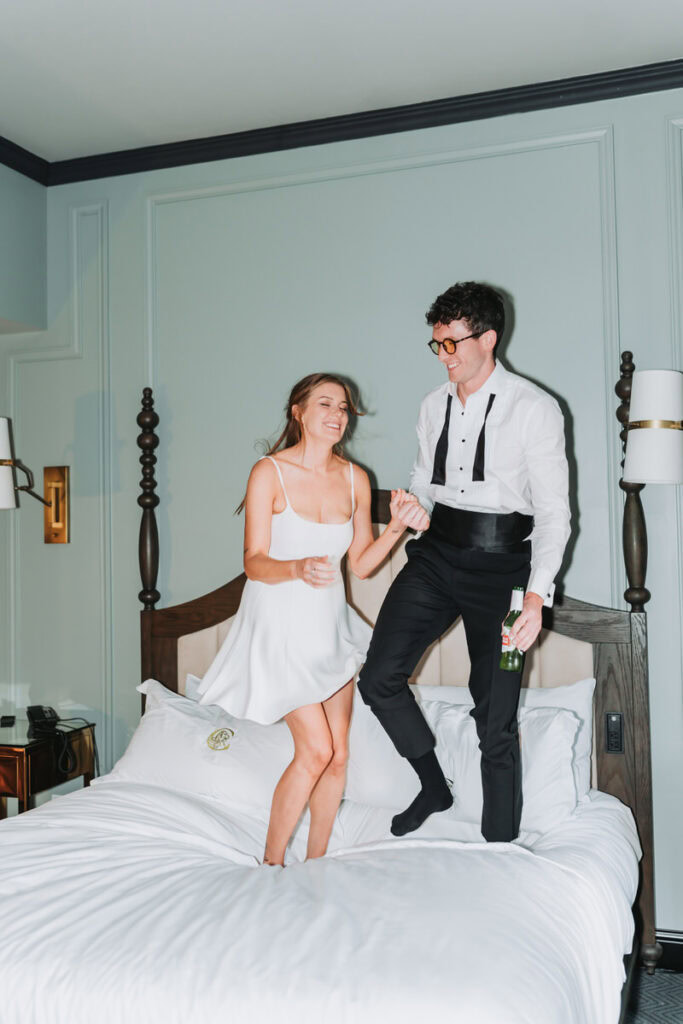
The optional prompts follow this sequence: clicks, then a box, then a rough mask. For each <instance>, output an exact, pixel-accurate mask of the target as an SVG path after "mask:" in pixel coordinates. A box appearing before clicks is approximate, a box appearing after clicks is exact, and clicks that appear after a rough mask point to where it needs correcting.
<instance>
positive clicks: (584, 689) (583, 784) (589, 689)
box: [411, 678, 595, 800]
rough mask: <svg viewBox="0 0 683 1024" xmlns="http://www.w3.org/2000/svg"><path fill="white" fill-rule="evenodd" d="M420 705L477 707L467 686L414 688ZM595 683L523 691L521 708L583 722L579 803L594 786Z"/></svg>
mask: <svg viewBox="0 0 683 1024" xmlns="http://www.w3.org/2000/svg"><path fill="white" fill-rule="evenodd" d="M411 689H412V690H413V692H414V693H415V696H416V697H417V699H418V702H419V703H422V702H423V701H430V700H437V701H442V702H443V703H447V704H469V705H470V706H472V705H473V701H472V695H471V694H470V691H469V688H468V687H467V686H422V685H418V686H413V687H411ZM594 690H595V679H592V678H589V679H580V680H579V681H578V682H576V683H570V684H568V685H567V686H545V687H537V686H534V687H526V686H523V687H522V691H521V696H520V699H519V706H520V709H521V708H565V709H566V710H567V711H573V712H574V714H575V715H576V716H577V717H578V719H579V722H580V724H579V728H578V730H577V733H576V739H575V741H574V762H573V766H572V767H573V772H574V782H575V785H576V793H577V796H578V798H579V800H581V799H583V798H584V797H586V796H587V795H588V791H589V789H590V785H591V754H592V750H593V692H594Z"/></svg>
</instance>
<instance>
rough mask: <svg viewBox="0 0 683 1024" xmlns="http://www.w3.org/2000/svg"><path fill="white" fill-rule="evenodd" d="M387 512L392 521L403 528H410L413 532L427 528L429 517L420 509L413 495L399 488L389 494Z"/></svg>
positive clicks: (420, 506)
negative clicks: (389, 513) (389, 499)
mask: <svg viewBox="0 0 683 1024" xmlns="http://www.w3.org/2000/svg"><path fill="white" fill-rule="evenodd" d="M389 511H390V512H391V518H392V521H394V522H396V521H398V522H399V523H401V524H402V525H403V526H404V527H405V526H410V527H411V528H412V529H413V530H427V529H428V528H429V516H428V515H427V513H426V512H425V510H424V509H423V508H422V505H421V504H420V502H419V501H418V500H417V498H416V497H415V495H414V494H410V492H409V491H404V490H403V489H402V488H399V489H398V490H397V491H392V492H391V501H390V502H389Z"/></svg>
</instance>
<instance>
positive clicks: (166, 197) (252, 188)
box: [145, 125, 626, 607]
mask: <svg viewBox="0 0 683 1024" xmlns="http://www.w3.org/2000/svg"><path fill="white" fill-rule="evenodd" d="M586 145H588V146H596V147H597V154H598V175H599V183H598V184H599V195H600V236H601V254H600V256H601V265H602V296H603V303H602V306H603V334H602V363H603V365H602V375H603V387H604V395H605V429H606V438H607V467H608V479H609V486H608V519H609V536H610V569H611V573H610V594H611V603H612V605H613V606H614V607H619V606H622V607H625V604H624V600H623V592H624V589H625V587H626V577H625V570H624V562H623V556H622V551H621V532H622V515H623V500H622V498H623V496H622V494H621V491H620V490H619V486H618V480H619V476H620V473H619V458H620V455H619V453H620V451H621V443H620V440H619V426H618V422H617V419H616V414H615V412H616V407H617V404H618V402H617V399H616V396H615V394H614V385H615V384H616V381H617V379H618V373H619V365H620V336H619V289H618V270H617V229H616V188H615V161H614V133H613V128H612V125H603V126H597V127H594V128H591V129H588V130H586V131H580V132H570V133H567V134H552V135H548V136H537V137H532V138H528V139H519V140H516V141H508V142H504V143H501V144H498V145H492V146H479V147H474V148H464V149H460V150H448V151H442V150H440V151H438V152H434V153H431V154H422V155H420V156H418V157H409V158H401V159H392V160H382V161H377V162H370V163H368V162H365V163H358V164H353V163H352V164H345V165H340V166H337V167H330V168H324V169H320V170H317V171H311V172H308V173H305V174H291V175H282V176H278V177H265V178H258V179H251V180H241V181H237V182H232V183H230V184H218V185H211V186H206V187H202V188H192V189H187V188H183V189H176V190H172V191H164V192H158V193H154V194H151V195H149V196H148V197H147V201H146V211H145V224H146V260H145V265H146V282H145V301H146V327H147V347H146V351H147V359H146V363H147V373H148V381H149V385H150V387H152V388H153V389H154V390H155V393H156V389H157V384H158V379H159V356H160V353H159V347H158V346H159V340H158V333H157V320H158V293H157V283H158V275H157V223H158V213H159V210H160V209H161V208H162V207H164V206H165V205H168V204H176V203H184V202H196V201H200V200H207V199H215V198H223V197H225V196H229V195H238V194H241V193H251V192H258V191H267V190H274V189H281V188H293V187H300V186H303V185H309V184H318V183H320V182H328V181H329V182H334V181H339V180H342V179H345V178H358V177H366V176H369V175H377V174H386V173H393V172H396V173H401V172H404V171H410V170H415V169H420V168H425V167H436V166H442V165H447V164H457V163H465V162H471V161H478V160H491V159H498V158H500V157H505V156H513V155H516V154H522V153H534V152H543V151H546V150H549V149H563V148H567V147H570V146H586Z"/></svg>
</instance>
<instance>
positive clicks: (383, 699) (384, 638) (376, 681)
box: [358, 532, 530, 842]
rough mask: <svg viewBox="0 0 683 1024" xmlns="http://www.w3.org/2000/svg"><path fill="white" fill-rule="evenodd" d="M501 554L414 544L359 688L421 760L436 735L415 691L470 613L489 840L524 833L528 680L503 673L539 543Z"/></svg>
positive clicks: (472, 683) (424, 540)
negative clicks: (419, 673)
mask: <svg viewBox="0 0 683 1024" xmlns="http://www.w3.org/2000/svg"><path fill="white" fill-rule="evenodd" d="M522 547H523V549H524V550H523V552H522V553H519V554H518V553H515V554H509V553H505V554H501V553H494V552H490V551H473V550H468V549H465V548H457V547H453V546H452V545H450V544H446V543H444V542H443V541H440V540H438V539H436V538H434V537H433V536H432V537H430V535H429V532H428V533H426V534H424V535H423V536H422V537H420V538H419V539H417V540H412V541H410V542H409V543H408V544H407V545H406V553H407V555H408V562H407V564H406V565H405V566H404V568H403V569H402V570H401V572H400V573H399V574H398V576H397V577H396V579H395V580H394V582H393V583H392V585H391V587H390V588H389V591H388V593H387V596H386V598H385V599H384V603H383V605H382V607H381V609H380V613H379V616H378V619H377V624H376V626H375V629H374V632H373V635H372V641H371V643H370V649H369V651H368V656H367V659H366V662H365V665H364V666H363V669H362V671H361V674H360V678H359V680H358V688H359V690H360V693H361V696H362V698H363V700H364V701H365V703H366V704H368V705H369V706H370V708H371V709H372V711H373V712H374V714H375V715H376V716H377V718H378V720H379V722H380V723H381V725H382V726H383V728H384V729H385V730H386V732H387V733H388V735H389V737H390V738H391V740H392V741H393V743H394V746H395V747H396V749H397V750H398V752H399V754H401V755H402V756H403V757H409V758H416V757H421V756H422V755H423V754H426V753H428V752H429V751H430V750H432V749H433V747H434V745H435V740H434V735H433V733H432V731H431V729H430V728H429V726H428V725H427V722H426V721H425V718H424V716H423V714H422V712H421V711H420V708H419V707H418V705H417V702H416V701H415V698H414V696H413V694H412V691H411V690H410V689H409V687H408V679H409V678H410V676H411V675H412V673H413V671H414V670H415V666H416V665H417V663H418V661H419V660H420V658H421V657H422V655H423V653H424V651H425V650H426V649H427V647H428V646H429V645H430V644H431V643H432V642H433V641H434V640H436V639H437V638H438V637H440V636H441V634H442V633H444V632H445V631H446V629H448V627H449V626H450V625H451V623H453V622H454V621H455V620H456V619H457V618H458V616H460V615H462V619H463V622H464V625H465V635H466V637H467V648H468V651H469V656H470V662H471V672H470V679H469V688H470V692H471V694H472V697H473V699H474V709H473V710H472V712H471V714H472V716H473V718H474V721H475V723H476V727H477V734H478V737H479V748H480V750H481V777H482V786H483V792H484V807H483V814H482V822H481V830H482V834H483V835H484V838H485V839H486V840H488V841H489V842H509V841H510V840H512V839H514V838H515V837H516V836H517V835H518V834H519V822H520V818H521V814H522V780H521V761H520V752H519V737H518V731H517V705H518V703H519V691H520V685H521V674H519V673H513V672H505V671H503V670H501V669H500V668H499V667H498V662H499V660H500V649H501V623H502V621H503V619H504V618H505V615H506V613H507V611H508V609H509V607H510V596H511V593H512V588H513V587H516V586H522V587H523V586H526V583H527V580H528V578H529V568H530V563H529V557H530V555H529V548H530V545H529V544H524V545H522Z"/></svg>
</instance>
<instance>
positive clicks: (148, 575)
mask: <svg viewBox="0 0 683 1024" xmlns="http://www.w3.org/2000/svg"><path fill="white" fill-rule="evenodd" d="M137 423H138V426H139V427H140V429H141V431H142V433H141V434H139V435H138V439H137V443H138V448H140V449H141V451H142V455H141V456H140V464H141V466H142V480H141V481H140V487H141V494H140V495H138V505H139V506H140V508H141V509H142V521H141V523H140V541H139V546H138V553H139V558H140V578H141V580H142V590H141V591H140V593H139V594H138V597H139V599H140V600H141V601H142V604H143V606H144V609H145V611H151V610H152V609H153V608H154V605H155V604H156V603H157V601H158V600H159V598H160V596H161V595H160V594H159V591H158V590H157V589H156V582H157V574H158V572H159V534H158V531H157V521H156V515H155V513H154V509H155V508H156V507H157V505H158V504H159V496H158V494H155V493H154V492H155V490H156V486H157V484H156V480H155V479H154V467H155V465H156V461H157V457H156V455H155V454H154V451H155V449H156V447H157V445H158V444H159V438H158V437H157V435H156V434H155V433H154V428H155V427H157V426H158V425H159V417H158V415H157V414H156V412H155V411H154V398H153V397H152V389H151V388H144V389H143V392H142V411H141V412H140V413H138V417H137Z"/></svg>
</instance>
